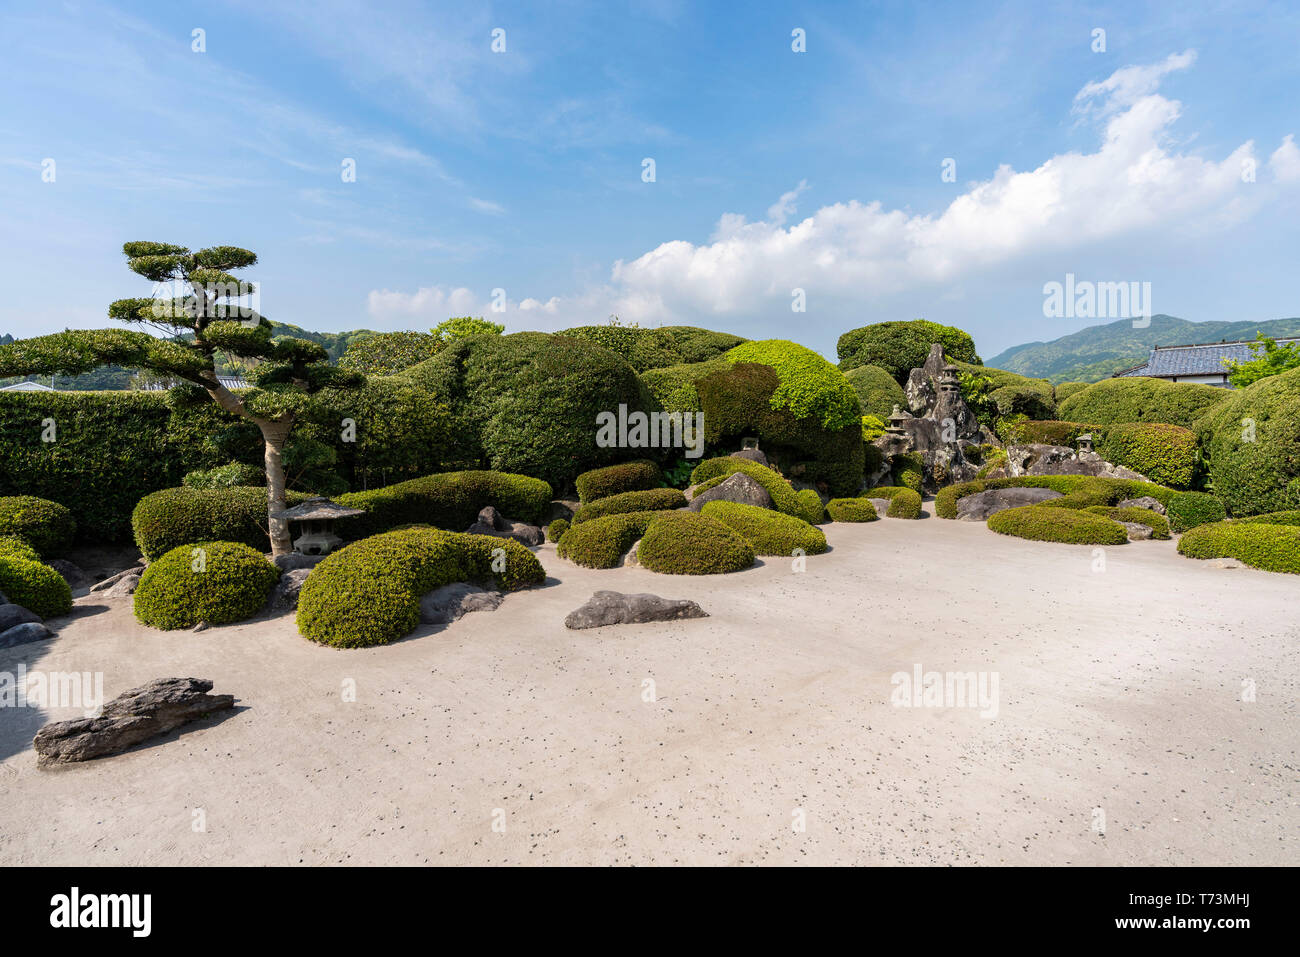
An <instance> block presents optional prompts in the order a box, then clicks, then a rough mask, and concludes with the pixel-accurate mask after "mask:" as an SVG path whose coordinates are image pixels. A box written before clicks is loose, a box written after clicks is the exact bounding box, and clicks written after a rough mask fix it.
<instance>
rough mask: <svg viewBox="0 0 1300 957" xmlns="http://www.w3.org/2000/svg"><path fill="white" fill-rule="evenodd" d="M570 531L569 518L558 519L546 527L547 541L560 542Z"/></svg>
mask: <svg viewBox="0 0 1300 957" xmlns="http://www.w3.org/2000/svg"><path fill="white" fill-rule="evenodd" d="M568 530H569V520H568V519H567V518H557V519H556V520H555V521H553V522H551V524H550V525H547V526H546V540H547V541H548V542H558V541H559V540H560V539H561V538H563V537H564V533H565V532H567V531H568Z"/></svg>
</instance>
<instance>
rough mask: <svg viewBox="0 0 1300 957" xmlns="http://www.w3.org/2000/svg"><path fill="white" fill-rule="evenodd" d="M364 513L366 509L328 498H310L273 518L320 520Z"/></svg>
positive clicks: (299, 520)
mask: <svg viewBox="0 0 1300 957" xmlns="http://www.w3.org/2000/svg"><path fill="white" fill-rule="evenodd" d="M364 514H365V510H364V509H360V508H348V507H347V506H346V505H340V504H338V503H337V502H331V501H330V500H329V499H327V498H309V499H307V501H305V502H302V503H301V504H299V505H295V506H294V507H293V508H286V509H285V510H284V511H282V512H276V513H275V514H274V515H273V516H272V518H282V519H285V520H286V521H290V522H306V521H310V522H318V521H329V520H331V519H335V518H351V517H352V516H353V515H364Z"/></svg>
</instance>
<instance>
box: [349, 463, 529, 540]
mask: <svg viewBox="0 0 1300 957" xmlns="http://www.w3.org/2000/svg"><path fill="white" fill-rule="evenodd" d="M338 502H339V504H340V505H346V506H348V507H349V508H359V509H362V510H363V511H364V512H365V513H366V514H365V515H362V516H357V517H355V518H349V519H346V520H345V521H344V522H343V523H340V524H339V525H337V526H336V528H335V531H336V532H337V533H338V534H339V535H341V536H343V537H344V538H362V537H364V536H366V535H377V534H379V533H380V532H386V531H388V530H389V529H393V528H397V527H398V526H400V525H412V524H414V525H435V526H437V527H439V528H445V529H448V530H450V531H453V532H458V531H462V530H464V529H465V528H468V527H469V526H470V525H472V524H473V523H474V521H475V519H476V518H477V516H478V513H479V510H480V509H482V508H483V507H484V506H487V505H491V506H493V507H495V508H496V510H497V511H498V512H500V513H501V514H502V515H503V516H506V517H508V518H512V519H516V520H518V521H523V522H537V521H540V520H541V518H542V516H543V515H545V514H546V511H547V509H549V508H550V505H551V487H550V486H549V485H548V484H546V483H545V482H543V481H542V480H541V479H535V478H531V477H529V476H527V475H513V474H511V473H509V472H487V471H480V470H471V471H467V472H439V473H438V474H436V475H426V476H424V477H422V478H416V479H408V480H407V481H405V482H399V483H397V484H396V485H385V486H383V487H382V488H374V489H369V490H368V491H365V492H348V493H347V494H346V495H340V496H339V497H338Z"/></svg>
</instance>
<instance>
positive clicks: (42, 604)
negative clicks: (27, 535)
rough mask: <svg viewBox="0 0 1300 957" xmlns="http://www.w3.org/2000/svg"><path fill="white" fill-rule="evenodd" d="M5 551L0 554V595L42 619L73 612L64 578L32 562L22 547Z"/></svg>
mask: <svg viewBox="0 0 1300 957" xmlns="http://www.w3.org/2000/svg"><path fill="white" fill-rule="evenodd" d="M20 544H21V543H20ZM6 552H7V553H6ZM6 552H0V592H4V593H5V596H6V597H7V598H8V599H9V600H10V601H11V602H13V603H14V604H15V605H22V606H23V607H24V608H26V609H27V610H28V611H30V612H33V613H34V614H37V615H40V616H41V617H42V618H53V617H54V616H56V615H66V614H67V613H68V612H70V611H71V610H72V589H71V588H69V587H68V583H67V582H66V581H65V580H64V578H63V576H62V575H60V574H59V573H58V572H56V571H55V570H54V569H53V568H51V567H50V566H49V565H42V564H41V563H40V562H36V561H32V560H31V559H30V558H28V557H27V555H28V554H29V553H27V552H23V551H22V550H21V547H20V545H9V546H8V547H7V549H6Z"/></svg>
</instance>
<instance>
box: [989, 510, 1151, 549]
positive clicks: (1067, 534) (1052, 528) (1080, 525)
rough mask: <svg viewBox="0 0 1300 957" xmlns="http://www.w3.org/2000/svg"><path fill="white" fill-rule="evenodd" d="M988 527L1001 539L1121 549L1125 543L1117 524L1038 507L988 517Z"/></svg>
mask: <svg viewBox="0 0 1300 957" xmlns="http://www.w3.org/2000/svg"><path fill="white" fill-rule="evenodd" d="M988 527H989V528H991V529H992V530H993V531H995V532H997V533H999V534H1001V535H1014V536H1016V537H1017V538H1027V539H1030V540H1032V541H1036V542H1065V543H1068V544H1071V545H1123V544H1125V543H1126V542H1127V541H1128V532H1126V531H1125V530H1124V526H1123V525H1121V524H1119V523H1118V522H1113V521H1111V520H1110V519H1108V518H1105V517H1103V516H1101V515H1091V514H1089V513H1088V512H1081V511H1076V510H1073V509H1067V508H1044V507H1043V506H1041V505H1024V506H1021V507H1020V508H1008V509H1005V510H1003V511H1001V512H997V513H996V514H994V515H992V516H990V517H989V520H988Z"/></svg>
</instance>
